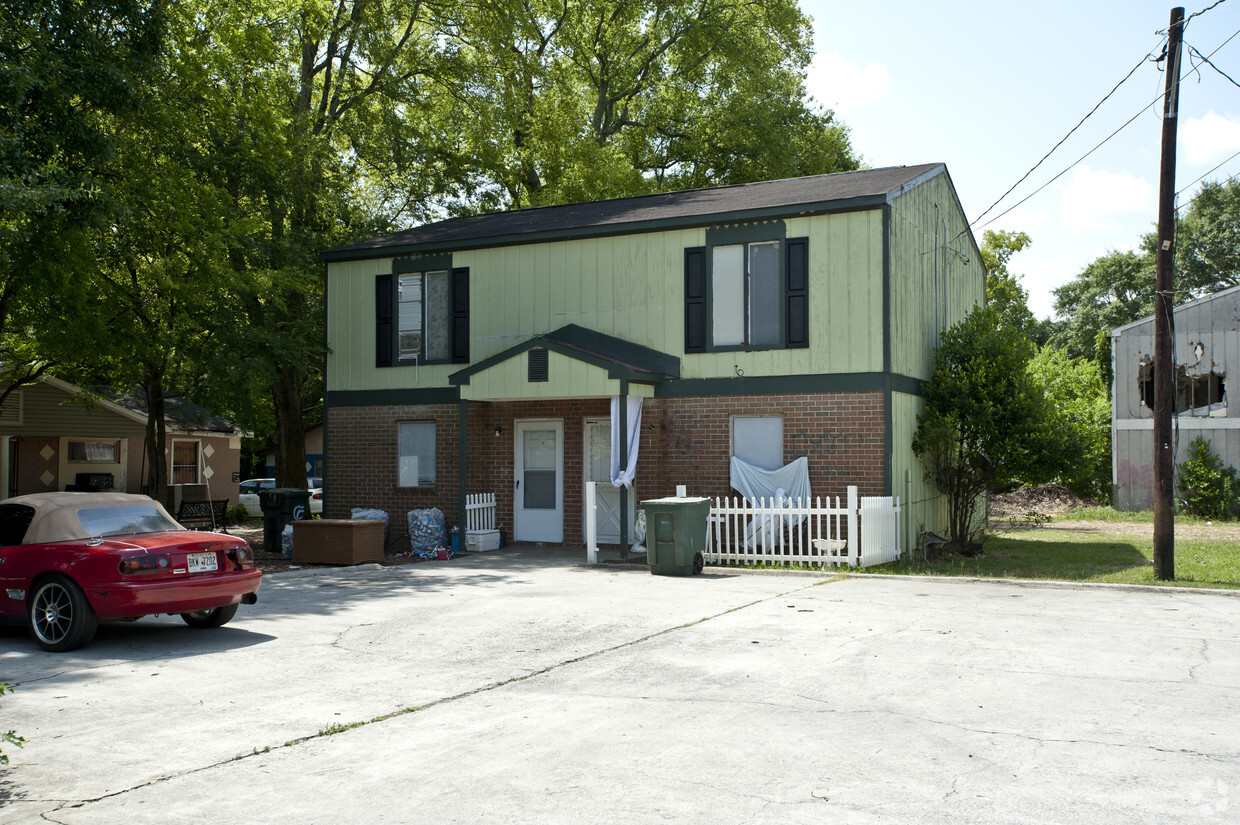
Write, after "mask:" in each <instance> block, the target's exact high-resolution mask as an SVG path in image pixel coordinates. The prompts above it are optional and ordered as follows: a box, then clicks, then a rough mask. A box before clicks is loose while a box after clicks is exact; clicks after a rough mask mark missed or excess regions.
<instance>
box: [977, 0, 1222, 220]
mask: <svg viewBox="0 0 1240 825" xmlns="http://www.w3.org/2000/svg"><path fill="white" fill-rule="evenodd" d="M1224 2H1226V0H1219V2H1218V3H1215V4H1214V5H1213V6H1208V7H1207V8H1204V9H1202V10H1201V11H1199V12H1197V13H1196V14H1194V15H1193V16H1192V17H1197V16H1198V15H1201V14H1204V13H1206V12H1208V11H1210V9H1212V8H1214V7H1215V6H1218V5H1219V4H1220V3H1224ZM1192 17H1190V18H1188V19H1187V20H1185V21H1184V22H1185V24H1187V22H1188V20H1191V19H1192ZM1237 35H1240V30H1237V31H1235V32H1234V33H1232V35H1231V37H1228V38H1227V39H1226V40H1224V41H1223V42H1222V43H1220V44H1219V45H1218V46H1217V47H1216V48H1215V49H1214V51H1212V52H1210V54H1209V55H1202V59H1203V60H1205V61H1206V62H1209V58H1211V57H1214V55H1216V54H1218V53H1219V51H1220V50H1221V49H1222V48H1223V47H1224V46H1226V45H1227V44H1228V43H1230V42H1231V41H1232V40H1233V39H1235V37H1236V36H1237ZM1194 52H1196V50H1195V49H1194ZM1197 54H1200V52H1197ZM1151 55H1153V52H1150V53H1149V54H1147V55H1146V56H1145V57H1143V58H1141V61H1140V62H1139V63H1137V65H1136V66H1134V67H1133V69H1132V71H1130V72H1129V73H1128V74H1127V76H1125V77H1124V79H1123V80H1121V81H1120V82H1119V83H1118V84H1116V86H1115V89H1118V88H1119V87H1120V86H1121V85H1123V84H1124V82H1125V81H1127V80H1128V78H1129V77H1132V75H1133V72H1135V71H1136V70H1137V69H1138V68H1140V67H1141V64H1142V63H1144V62H1145V61H1146V59H1147V58H1149V57H1150V56H1151ZM1165 56H1166V49H1165V48H1164V49H1163V53H1162V54H1161V55H1159V57H1158V58H1157V59H1158V60H1159V61H1161V60H1162V59H1163V58H1164V57H1165ZM1211 65H1212V66H1213V64H1211ZM1230 79H1231V78H1228V80H1230ZM1183 82H1184V81H1183V79H1182V78H1181V79H1179V80H1177V81H1176V85H1177V86H1178V85H1179V84H1180V83H1183ZM1233 82H1234V81H1233ZM1115 89H1112V90H1111V91H1110V92H1109V93H1108V94H1107V97H1110V96H1111V95H1112V94H1114V93H1115ZM1162 96H1163V95H1162V93H1161V92H1160V93H1159V94H1158V96H1157V97H1155V98H1154V100H1153V101H1151V103H1147V104H1145V105H1144V106H1142V107H1141V109H1140V111H1138V112H1137V113H1136V114H1135V115H1133V116H1132V117H1131V118H1129V119H1128V120H1127V121H1126V122H1125V123H1124V125H1123V126H1120V127H1119V128H1118V129H1116V130H1115V131H1114V132H1112V133H1111V134H1109V135H1107V136H1106V137H1105V138H1103V139H1102V141H1101V142H1100V143H1099V144H1098V145H1097V146H1095V147H1094V148H1093V149H1090V150H1089V151H1088V152H1086V153H1085V154H1084V155H1082V156H1081V157H1080V158H1078V159H1077V160H1076V162H1075V163H1073V164H1071V165H1070V166H1068V167H1067V168H1066V169H1064V170H1063V171H1062V172H1060V173H1059V174H1058V175H1055V177H1053V178H1051V179H1050V180H1048V181H1047V182H1046V183H1044V184H1042V185H1041V186H1039V187H1038V188H1037V189H1035V190H1034V191H1033V192H1031V193H1030V194H1028V195H1026V196H1025V197H1024V198H1022V199H1021V200H1020V201H1018V202H1017V203H1015V204H1013V205H1012V206H1009V207H1008V208H1007V209H1005V210H1003V211H1002V212H1000V213H999V214H998V215H996V216H994V217H993V218H991V219H990V220H988V221H987V222H986V223H984V224H982V225H981V226H980V227H978V228H979V229H985V228H986V227H988V226H990V225H991V224H992V223H994V222H995V221H997V220H999V218H1002V217H1003V216H1004V215H1006V214H1008V213H1009V212H1011V211H1012V210H1013V209H1016V208H1017V207H1019V206H1020V205H1021V204H1023V203H1025V202H1026V201H1028V200H1029V199H1030V198H1032V197H1033V196H1034V195H1037V194H1038V193H1040V192H1041V191H1042V190H1043V189H1045V188H1046V187H1048V186H1050V185H1051V184H1052V183H1054V182H1055V181H1057V180H1059V179H1060V178H1062V177H1063V176H1064V175H1066V174H1067V173H1068V172H1070V171H1071V170H1072V169H1074V168H1076V166H1078V165H1079V164H1080V163H1081V161H1083V160H1085V159H1086V158H1088V157H1089V156H1090V155H1092V154H1093V153H1094V152H1096V151H1098V150H1099V149H1101V148H1102V147H1103V146H1104V145H1106V143H1108V142H1109V141H1110V140H1111V138H1113V137H1115V136H1116V135H1118V134H1119V133H1120V132H1122V131H1124V130H1125V129H1127V128H1128V127H1129V126H1130V125H1131V124H1132V122H1133V121H1135V120H1136V119H1137V118H1139V117H1140V116H1141V115H1142V114H1143V113H1144V112H1145V110H1146V109H1147V108H1148V107H1149V106H1151V105H1153V104H1156V103H1157V102H1158V101H1159V99H1160V98H1161V97H1162ZM1105 101H1106V98H1103V99H1102V101H1099V104H1098V105H1099V106H1100V105H1102V103H1103V102H1105ZM1097 109H1098V106H1095V107H1094V109H1093V110H1091V111H1090V115H1092V114H1093V112H1094V111H1097ZM1085 117H1086V118H1088V117H1089V115H1086V116H1085ZM1081 123H1084V120H1082V121H1081ZM1080 125H1081V124H1080V123H1078V124H1077V125H1076V126H1075V127H1073V130H1072V131H1076V129H1077V128H1079V127H1080ZM1071 134H1072V132H1069V133H1068V135H1071ZM1066 139H1067V135H1065V136H1064V140H1066ZM1061 143H1063V140H1061V141H1059V144H1061ZM1059 144H1056V145H1055V146H1056V148H1058V146H1059ZM1054 151H1055V149H1051V151H1050V152H1048V153H1047V154H1046V157H1043V158H1042V160H1040V161H1038V163H1037V165H1036V166H1034V168H1033V169H1030V170H1029V171H1028V172H1026V173H1025V175H1024V177H1022V178H1021V179H1020V180H1019V181H1017V182H1016V183H1015V184H1014V185H1013V186H1012V187H1011V189H1008V191H1007V192H1004V193H1003V197H1002V198H999V200H997V201H995V202H994V203H992V204H991V205H990V206H989V207H988V208H987V209H986V211H985V212H983V213H982V214H981V215H979V216H978V217H977V218H976V219H975V220H974V221H972V222H971V223H970V224H969V228H970V229H972V228H973V227H974V226H975V225H976V224H977V222H978V221H980V220H981V219H982V218H984V217H985V216H986V215H987V214H988V213H989V212H990V210H991V209H994V208H995V207H996V206H997V205H998V204H999V203H1001V202H1002V201H1003V198H1006V197H1007V196H1008V195H1009V194H1011V192H1012V190H1013V189H1015V188H1016V187H1017V186H1019V185H1020V183H1021V182H1022V181H1024V180H1025V178H1027V177H1029V175H1030V174H1032V172H1033V171H1034V169H1037V167H1038V166H1041V165H1042V162H1043V161H1045V160H1046V158H1047V157H1050V155H1051V153H1053V152H1054ZM1233 157H1234V156H1233ZM1226 162H1227V161H1223V163H1226ZM1221 165H1222V164H1220V166H1221ZM1215 168H1217V167H1215ZM1211 171H1213V170H1211ZM1206 174H1209V172H1207V173H1206ZM1203 177H1204V175H1203ZM1198 180H1200V178H1198ZM1196 182H1197V181H1193V183H1196ZM1191 185H1192V184H1190V186H1191ZM962 234H963V233H962Z"/></svg>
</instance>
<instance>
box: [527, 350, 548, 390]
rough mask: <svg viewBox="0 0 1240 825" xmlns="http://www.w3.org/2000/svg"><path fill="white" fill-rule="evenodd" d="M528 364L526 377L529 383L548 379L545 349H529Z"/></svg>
mask: <svg viewBox="0 0 1240 825" xmlns="http://www.w3.org/2000/svg"><path fill="white" fill-rule="evenodd" d="M528 366H529V375H528V377H529V381H530V383H539V382H545V381H547V380H548V368H547V351H546V350H545V349H532V350H530V354H529V365H528Z"/></svg>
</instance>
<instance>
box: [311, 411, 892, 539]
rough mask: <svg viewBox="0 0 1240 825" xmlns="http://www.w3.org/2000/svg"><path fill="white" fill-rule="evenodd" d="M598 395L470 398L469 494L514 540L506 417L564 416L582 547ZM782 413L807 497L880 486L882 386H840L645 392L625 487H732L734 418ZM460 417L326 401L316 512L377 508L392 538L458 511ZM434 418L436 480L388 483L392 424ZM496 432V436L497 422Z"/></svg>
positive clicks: (567, 475)
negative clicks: (412, 519) (631, 475)
mask: <svg viewBox="0 0 1240 825" xmlns="http://www.w3.org/2000/svg"><path fill="white" fill-rule="evenodd" d="M609 413H610V402H609V400H608V399H606V398H587V399H568V400H558V401H523V402H496V403H484V402H470V403H469V404H468V411H467V416H468V421H467V433H468V443H467V454H468V457H467V460H466V490H467V492H469V493H482V492H494V493H495V497H496V508H497V513H496V520H497V523H499V524H502V525H503V531H504V533H505V540H506V541H509V542H511V541H512V540H513V533H512V527H513V479H514V463H513V450H514V441H513V434H514V433H515V422H516V421H518V420H521V419H539V418H542V419H561V420H562V421H563V423H564V544H565V545H569V546H580V545H583V544H584V543H585V539H584V536H583V532H582V530H583V525H582V519H581V513H582V508H583V503H582V495H583V487H584V485H583V483H582V478H583V473H584V469H583V465H582V451H583V448H584V445H583V439H584V421H585V419H587V418H606V417H608V415H609ZM734 415H779V416H782V417H783V429H784V460H785V461H786V462H787V461H791V460H792V459H794V458H798V457H800V456H807V457H808V458H809V472H810V486H811V488H812V489H813V491H814V495H815V496H824V497H825V496H843V495H844V493H845V489H846V488H847V486H848V485H850V484H855V485H857V487H858V488H860V493H861V495H882V494H883V459H884V449H885V445H884V437H883V422H884V410H883V394H882V393H881V392H841V393H819V394H803V395H802V394H787V395H759V396H729V397H709V398H647V399H646V400H645V402H644V405H643V409H642V432H641V446H640V448H639V455H638V465H637V480H636V483H635V485H634V495H635V496H636V499H637V500H638V501H641V500H643V499H650V498H659V497H662V496H666V495H672V494H674V493H675V490H676V485H678V484H684V485H687V486H688V488H689V493H690V494H691V495H706V496H712V497H714V496H727V495H735V492H734V491H733V490H731V488H730V486H729V478H728V477H729V471H728V462H729V457H730V450H731V435H730V433H731V424H730V422H731V417H732V416H734ZM458 416H459V409H458V406H457V405H456V404H443V405H427V406H374V407H343V406H332V407H330V408H329V409H328V417H327V462H326V464H327V476H326V480H325V483H326V485H327V486H326V491H325V493H324V499H325V500H326V502H327V507H326V511H325V512H324V514H323V515H324V517H325V518H348V517H349V515H350V510H351V509H352V508H353V507H375V508H378V509H382V510H386V511H387V512H388V513H389V516H390V517H391V519H392V532H393V535H400V534H402V533H404V532H405V527H406V524H405V519H406V514H407V513H408V511H409V510H413V509H423V508H429V507H438V508H439V509H440V510H442V511H443V512H444V516H445V519H446V520H447V524H448V525H449V526H452V525H454V524H459V523H460V518H459V516H458V513H457V484H458V475H457V453H458V437H457V432H458ZM427 420H434V421H435V431H436V438H435V440H436V444H435V486H434V487H433V488H426V489H419V488H400V487H398V486H397V465H398V461H397V459H398V456H397V432H398V425H399V423H400V422H402V421H427ZM497 428H500V433H499V435H496V429H497Z"/></svg>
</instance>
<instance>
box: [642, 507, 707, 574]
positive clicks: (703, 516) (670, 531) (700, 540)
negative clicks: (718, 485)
mask: <svg viewBox="0 0 1240 825" xmlns="http://www.w3.org/2000/svg"><path fill="white" fill-rule="evenodd" d="M642 506H643V507H645V508H646V559H647V561H648V562H649V564H650V572H651V573H653V574H655V575H656V576H692V575H693V574H694V573H701V572H702V551H703V550H705V549H706V522H707V519H708V518H709V517H710V499H708V498H678V497H671V498H656V499H651V500H650V501H643V502H642Z"/></svg>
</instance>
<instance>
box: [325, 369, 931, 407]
mask: <svg viewBox="0 0 1240 825" xmlns="http://www.w3.org/2000/svg"><path fill="white" fill-rule="evenodd" d="M612 377H613V378H619V379H621V380H626V381H632V382H634V383H654V386H655V390H654V397H655V398H710V397H715V396H721V397H722V396H730V395H790V394H796V393H816V392H884V391H887V392H898V393H901V394H903V395H916V396H920V395H923V394H924V392H925V390H924V388H925V384H926V382H925V381H923V380H922V379H920V378H911V377H909V376H907V375H886V374H884V373H881V372H841V373H813V374H810V375H770V376H750V375H745V376H739V377H733V378H686V379H679V380H668V381H663V382H662V383H655V382H653V381H651V380H650V377H649V376H638V377H632V376H629V377H626V376H620V375H617V376H612ZM462 383H465V382H462ZM460 400H461V394H460V389H459V388H458V387H455V386H453V387H433V388H430V389H419V390H414V389H404V390H333V391H331V392H329V393H327V397H326V400H325V404H326V405H329V406H333V407H335V406H339V407H382V406H389V405H390V406H404V405H411V406H421V405H423V404H455V403H457V402H458V401H460Z"/></svg>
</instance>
